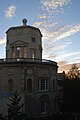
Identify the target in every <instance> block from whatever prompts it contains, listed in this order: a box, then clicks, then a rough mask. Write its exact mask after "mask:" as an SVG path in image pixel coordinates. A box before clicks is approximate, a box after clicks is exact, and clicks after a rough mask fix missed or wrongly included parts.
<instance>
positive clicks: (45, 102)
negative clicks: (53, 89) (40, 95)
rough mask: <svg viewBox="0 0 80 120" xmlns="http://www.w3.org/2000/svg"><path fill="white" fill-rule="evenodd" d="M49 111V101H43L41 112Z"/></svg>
mask: <svg viewBox="0 0 80 120" xmlns="http://www.w3.org/2000/svg"><path fill="white" fill-rule="evenodd" d="M46 112H47V101H41V114H45V113H46Z"/></svg>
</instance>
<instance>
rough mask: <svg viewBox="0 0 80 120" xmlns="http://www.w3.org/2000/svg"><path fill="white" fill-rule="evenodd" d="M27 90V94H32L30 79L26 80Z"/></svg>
mask: <svg viewBox="0 0 80 120" xmlns="http://www.w3.org/2000/svg"><path fill="white" fill-rule="evenodd" d="M27 90H28V92H32V80H31V79H28V80H27Z"/></svg>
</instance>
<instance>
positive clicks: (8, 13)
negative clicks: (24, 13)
mask: <svg viewBox="0 0 80 120" xmlns="http://www.w3.org/2000/svg"><path fill="white" fill-rule="evenodd" d="M15 12H16V6H15V5H11V6H9V7H8V8H7V9H6V10H5V16H6V18H12V17H13V16H14V15H15Z"/></svg>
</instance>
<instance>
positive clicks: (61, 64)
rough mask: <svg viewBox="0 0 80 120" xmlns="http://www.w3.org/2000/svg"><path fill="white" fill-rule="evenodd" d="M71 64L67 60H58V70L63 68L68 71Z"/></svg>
mask: <svg viewBox="0 0 80 120" xmlns="http://www.w3.org/2000/svg"><path fill="white" fill-rule="evenodd" d="M71 66H72V65H71V64H68V62H67V61H59V62H58V72H62V71H63V70H64V71H65V72H67V71H68V70H69V69H70V68H71Z"/></svg>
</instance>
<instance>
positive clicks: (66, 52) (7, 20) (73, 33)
mask: <svg viewBox="0 0 80 120" xmlns="http://www.w3.org/2000/svg"><path fill="white" fill-rule="evenodd" d="M23 18H26V19H27V21H28V23H27V24H28V25H30V26H34V27H37V28H39V29H40V30H41V33H42V35H43V38H42V46H43V59H48V60H53V61H55V62H57V63H58V66H59V68H58V71H59V72H62V71H68V70H69V69H70V68H71V66H72V64H76V65H77V66H78V67H79V68H80V0H0V59H3V58H5V56H6V52H5V47H6V31H7V30H8V29H9V28H10V27H14V26H21V25H22V19H23Z"/></svg>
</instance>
